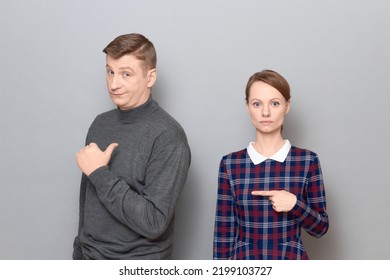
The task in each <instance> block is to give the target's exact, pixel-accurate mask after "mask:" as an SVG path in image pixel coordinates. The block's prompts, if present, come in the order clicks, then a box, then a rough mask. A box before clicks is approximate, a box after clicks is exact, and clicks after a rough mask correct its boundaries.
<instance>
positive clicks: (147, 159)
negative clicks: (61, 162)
mask: <svg viewBox="0 0 390 280" xmlns="http://www.w3.org/2000/svg"><path fill="white" fill-rule="evenodd" d="M103 52H104V53H106V81H107V88H108V92H109V95H110V97H111V99H112V101H113V103H114V104H115V105H116V106H117V108H116V109H114V110H110V111H108V112H105V113H103V114H101V115H99V116H97V117H96V119H95V120H94V122H93V123H92V125H91V127H90V128H89V131H88V135H87V139H86V144H87V145H86V146H85V147H84V148H82V149H81V150H80V151H79V152H78V153H77V154H76V162H77V164H78V166H79V168H80V170H81V171H82V172H83V175H82V179H81V190H80V217H79V219H80V220H79V230H78V235H77V237H76V238H75V241H74V252H73V259H167V258H169V257H170V255H171V252H172V237H173V229H174V213H175V208H176V205H177V202H178V199H179V196H180V193H181V191H182V188H183V186H184V183H185V180H186V177H187V173H188V169H189V166H190V158H191V154H190V148H189V146H188V142H187V138H186V135H185V132H184V130H183V129H182V127H181V126H180V124H178V123H177V122H176V121H175V120H174V119H173V118H172V117H171V116H170V115H169V114H168V113H167V112H165V111H164V110H163V109H162V108H161V107H159V105H158V103H157V102H156V101H154V100H153V98H152V95H151V88H152V87H153V85H154V83H155V81H156V77H157V72H156V61H157V58H156V51H155V48H154V46H153V44H152V43H151V42H150V41H149V40H148V39H147V38H145V37H144V36H143V35H141V34H134V33H133V34H126V35H121V36H119V37H117V38H116V39H114V40H113V41H112V42H111V43H110V44H108V45H107V47H106V48H105V49H104V50H103Z"/></svg>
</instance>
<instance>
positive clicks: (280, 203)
mask: <svg viewBox="0 0 390 280" xmlns="http://www.w3.org/2000/svg"><path fill="white" fill-rule="evenodd" d="M252 195H261V196H267V197H268V199H269V201H270V202H271V204H272V208H273V209H274V210H275V211H276V212H288V211H290V210H291V209H293V207H294V205H295V203H297V197H296V196H295V195H294V194H292V193H290V192H287V191H284V190H282V191H253V192H252Z"/></svg>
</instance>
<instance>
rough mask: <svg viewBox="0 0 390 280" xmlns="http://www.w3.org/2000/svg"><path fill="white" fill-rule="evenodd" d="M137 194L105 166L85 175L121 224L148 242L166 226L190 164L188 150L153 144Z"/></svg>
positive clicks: (181, 145) (176, 144)
mask: <svg viewBox="0 0 390 280" xmlns="http://www.w3.org/2000/svg"><path fill="white" fill-rule="evenodd" d="M156 146H158V148H156V150H155V152H153V153H152V155H151V157H150V159H149V163H148V166H147V170H146V174H145V182H144V186H145V187H144V188H143V190H142V192H141V193H138V192H136V191H134V190H133V189H132V188H131V186H129V185H128V184H127V182H126V181H125V180H123V179H121V178H119V177H118V176H117V175H116V174H115V173H114V172H112V171H111V170H110V169H109V167H107V166H104V167H100V168H98V169H97V170H95V171H94V172H93V173H92V174H90V175H89V179H90V180H91V182H92V184H93V185H94V186H95V188H96V191H97V193H98V196H99V199H100V201H101V202H102V203H103V204H104V205H105V207H106V209H107V210H108V211H109V212H110V213H111V214H112V215H113V216H114V217H115V218H116V219H118V220H119V221H120V222H121V223H123V224H124V225H126V226H128V227H129V228H131V229H132V230H134V231H135V232H137V233H138V234H140V235H142V236H145V237H147V238H148V239H156V238H158V237H160V236H161V235H162V234H163V233H164V232H165V230H166V229H167V228H168V227H169V226H170V224H171V222H172V220H173V216H174V211H175V208H176V204H177V201H178V199H179V196H180V193H181V191H182V189H183V187H184V183H185V181H186V178H187V173H188V169H189V165H190V158H191V155H190V149H189V147H188V145H187V144H186V143H184V142H182V141H171V142H166V141H165V142H160V143H156Z"/></svg>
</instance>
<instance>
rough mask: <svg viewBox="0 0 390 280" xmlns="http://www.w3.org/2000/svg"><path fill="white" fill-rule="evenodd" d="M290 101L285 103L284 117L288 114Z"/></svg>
mask: <svg viewBox="0 0 390 280" xmlns="http://www.w3.org/2000/svg"><path fill="white" fill-rule="evenodd" d="M290 104H291V103H290V100H289V101H287V103H286V112H285V113H284V115H285V116H287V114H288V112H290Z"/></svg>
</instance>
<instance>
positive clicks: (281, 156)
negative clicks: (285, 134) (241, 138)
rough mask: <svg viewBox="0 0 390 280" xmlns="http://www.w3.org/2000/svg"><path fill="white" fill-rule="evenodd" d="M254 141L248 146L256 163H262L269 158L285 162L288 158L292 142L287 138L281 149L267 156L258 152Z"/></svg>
mask: <svg viewBox="0 0 390 280" xmlns="http://www.w3.org/2000/svg"><path fill="white" fill-rule="evenodd" d="M253 144H254V142H250V143H249V145H248V148H247V151H248V155H249V157H250V158H251V160H252V162H253V164H254V165H257V164H260V163H262V162H263V161H265V160H267V159H273V160H276V161H279V162H284V161H285V160H286V158H287V155H288V153H289V151H290V148H291V144H290V141H288V140H285V141H284V145H283V147H281V148H280V149H279V151H277V152H276V153H275V154H273V155H272V156H270V157H265V156H263V155H262V154H260V153H258V152H257V151H256V150H255V148H254V147H253Z"/></svg>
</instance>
